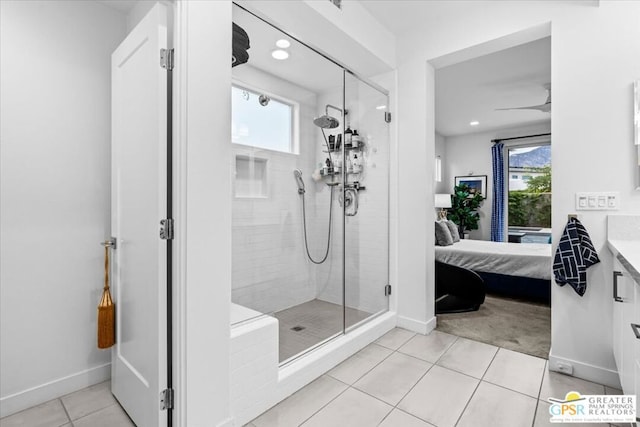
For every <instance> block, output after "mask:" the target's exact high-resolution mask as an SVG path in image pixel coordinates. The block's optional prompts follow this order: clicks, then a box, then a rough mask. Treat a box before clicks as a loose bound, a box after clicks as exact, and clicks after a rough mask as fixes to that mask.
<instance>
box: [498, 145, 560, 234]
mask: <svg viewBox="0 0 640 427" xmlns="http://www.w3.org/2000/svg"><path fill="white" fill-rule="evenodd" d="M507 152H508V166H507V167H508V168H509V177H510V179H509V182H508V184H507V185H508V189H507V190H508V218H509V222H508V225H509V240H510V241H517V242H520V243H550V236H551V230H550V228H551V145H549V143H546V144H537V145H529V146H526V147H522V146H519V147H510V148H508V150H507Z"/></svg>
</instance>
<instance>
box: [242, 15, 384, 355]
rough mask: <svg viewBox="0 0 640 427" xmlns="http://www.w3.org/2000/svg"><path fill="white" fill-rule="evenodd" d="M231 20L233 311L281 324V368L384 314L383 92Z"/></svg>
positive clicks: (257, 22)
mask: <svg viewBox="0 0 640 427" xmlns="http://www.w3.org/2000/svg"><path fill="white" fill-rule="evenodd" d="M233 23H234V62H233V64H232V66H233V68H232V77H233V84H232V87H231V100H232V138H231V141H230V144H231V146H232V150H231V151H232V153H233V156H232V157H233V158H232V170H233V173H234V177H233V179H232V182H233V191H232V198H233V200H232V206H233V214H232V218H233V219H232V226H233V233H232V236H233V240H232V251H233V254H232V259H233V273H232V302H233V303H234V307H233V309H234V310H236V311H239V312H241V313H243V315H242V316H239V317H236V321H237V322H241V321H249V320H250V319H251V318H252V317H257V316H263V315H270V316H274V317H276V318H277V319H278V322H279V359H280V362H281V364H284V363H287V362H288V361H291V360H293V359H295V358H296V357H298V356H299V355H301V354H304V353H306V352H307V351H310V350H311V349H313V348H315V347H317V346H318V345H320V344H322V343H324V342H326V341H327V340H330V339H333V338H335V337H338V336H340V335H341V334H344V333H347V332H348V331H349V330H350V329H352V328H355V327H358V326H359V325H360V324H362V323H364V322H366V321H368V320H370V319H372V318H373V317H375V316H377V315H379V314H381V313H383V312H385V311H387V310H388V289H387V285H388V283H389V282H388V278H389V155H390V153H389V128H388V124H387V122H386V121H385V118H386V115H385V112H386V111H387V105H388V95H387V94H386V93H385V92H384V91H383V90H381V89H380V88H378V87H376V86H375V85H373V84H371V83H368V82H366V81H364V80H362V79H360V78H358V77H357V76H355V75H353V74H352V73H351V72H349V71H348V70H346V69H345V68H343V67H342V66H340V65H338V64H336V63H335V62H334V61H333V60H331V59H329V58H328V57H326V56H324V55H321V54H319V53H318V52H316V51H315V50H313V49H311V48H309V47H308V46H306V45H304V44H303V43H301V42H299V41H297V40H296V39H294V38H293V37H291V36H289V35H288V34H286V33H284V32H282V31H280V30H279V29H277V28H275V27H273V26H272V25H270V24H268V23H267V22H265V21H263V20H261V19H260V18H258V17H256V16H254V15H252V14H251V13H249V12H247V11H246V10H244V9H242V8H241V7H239V6H237V5H234V10H233ZM247 45H249V46H250V47H249V48H248V49H246V46H247Z"/></svg>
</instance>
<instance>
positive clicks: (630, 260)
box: [607, 215, 640, 285]
mask: <svg viewBox="0 0 640 427" xmlns="http://www.w3.org/2000/svg"><path fill="white" fill-rule="evenodd" d="M607 244H608V247H609V249H610V250H611V252H613V255H614V256H615V257H616V259H617V260H618V261H620V264H622V266H623V267H624V268H625V269H626V270H627V271H629V273H630V274H631V275H632V276H633V280H634V281H635V282H636V283H638V284H639V285H640V215H608V217H607Z"/></svg>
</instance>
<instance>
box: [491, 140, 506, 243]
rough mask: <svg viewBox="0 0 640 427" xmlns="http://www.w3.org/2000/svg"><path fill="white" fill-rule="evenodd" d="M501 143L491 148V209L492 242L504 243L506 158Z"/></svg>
mask: <svg viewBox="0 0 640 427" xmlns="http://www.w3.org/2000/svg"><path fill="white" fill-rule="evenodd" d="M503 147H504V144H503V143H501V142H499V143H497V144H494V145H493V147H491V159H492V163H493V205H492V209H491V241H493V242H504V156H503V155H502V148H503Z"/></svg>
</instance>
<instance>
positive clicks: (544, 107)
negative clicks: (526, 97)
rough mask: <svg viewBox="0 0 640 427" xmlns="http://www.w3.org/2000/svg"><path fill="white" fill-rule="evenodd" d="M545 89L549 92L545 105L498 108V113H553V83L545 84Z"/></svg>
mask: <svg viewBox="0 0 640 427" xmlns="http://www.w3.org/2000/svg"><path fill="white" fill-rule="evenodd" d="M544 88H545V89H546V90H547V100H546V101H545V102H544V104H540V105H531V106H528V107H512V108H496V111H503V110H538V111H542V112H543V113H550V112H551V83H547V84H545V85H544Z"/></svg>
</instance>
